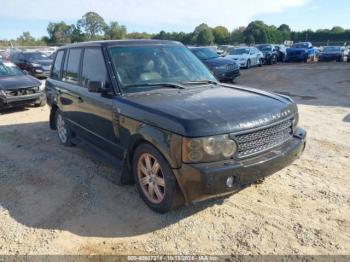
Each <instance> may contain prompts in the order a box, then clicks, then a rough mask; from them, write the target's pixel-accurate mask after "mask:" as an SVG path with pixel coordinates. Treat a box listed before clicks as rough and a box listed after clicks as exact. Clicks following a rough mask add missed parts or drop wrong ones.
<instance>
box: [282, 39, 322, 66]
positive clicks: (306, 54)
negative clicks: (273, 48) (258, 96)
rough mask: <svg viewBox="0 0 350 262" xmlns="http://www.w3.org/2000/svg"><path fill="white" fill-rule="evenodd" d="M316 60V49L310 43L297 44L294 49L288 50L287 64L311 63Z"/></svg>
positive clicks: (293, 46)
mask: <svg viewBox="0 0 350 262" xmlns="http://www.w3.org/2000/svg"><path fill="white" fill-rule="evenodd" d="M316 60H317V54H316V49H315V48H314V47H313V46H312V44H311V43H310V42H301V43H296V44H293V45H292V47H290V48H287V58H286V62H293V61H295V62H309V61H316Z"/></svg>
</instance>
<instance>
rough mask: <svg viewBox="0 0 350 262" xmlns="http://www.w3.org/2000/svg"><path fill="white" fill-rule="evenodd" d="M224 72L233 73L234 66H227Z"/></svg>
mask: <svg viewBox="0 0 350 262" xmlns="http://www.w3.org/2000/svg"><path fill="white" fill-rule="evenodd" d="M226 70H227V71H234V70H236V66H235V65H227V66H226Z"/></svg>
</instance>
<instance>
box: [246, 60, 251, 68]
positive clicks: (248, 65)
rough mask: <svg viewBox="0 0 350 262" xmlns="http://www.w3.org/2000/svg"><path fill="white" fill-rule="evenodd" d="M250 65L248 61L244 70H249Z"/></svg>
mask: <svg viewBox="0 0 350 262" xmlns="http://www.w3.org/2000/svg"><path fill="white" fill-rule="evenodd" d="M250 65H251V63H250V59H248V60H247V65H246V67H245V68H246V69H249V68H250Z"/></svg>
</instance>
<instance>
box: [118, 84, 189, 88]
mask: <svg viewBox="0 0 350 262" xmlns="http://www.w3.org/2000/svg"><path fill="white" fill-rule="evenodd" d="M144 86H147V87H158V86H160V87H161V86H163V87H170V88H178V89H185V87H184V86H183V85H181V84H176V83H144V84H134V85H126V86H124V88H129V87H144Z"/></svg>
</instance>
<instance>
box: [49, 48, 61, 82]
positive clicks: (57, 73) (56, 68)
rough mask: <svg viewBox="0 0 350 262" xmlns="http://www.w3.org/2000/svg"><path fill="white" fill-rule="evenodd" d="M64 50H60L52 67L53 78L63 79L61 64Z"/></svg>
mask: <svg viewBox="0 0 350 262" xmlns="http://www.w3.org/2000/svg"><path fill="white" fill-rule="evenodd" d="M63 54H64V51H63V50H61V51H58V52H57V55H56V59H55V62H54V64H53V67H52V72H51V78H53V79H61V65H62V59H63Z"/></svg>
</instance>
